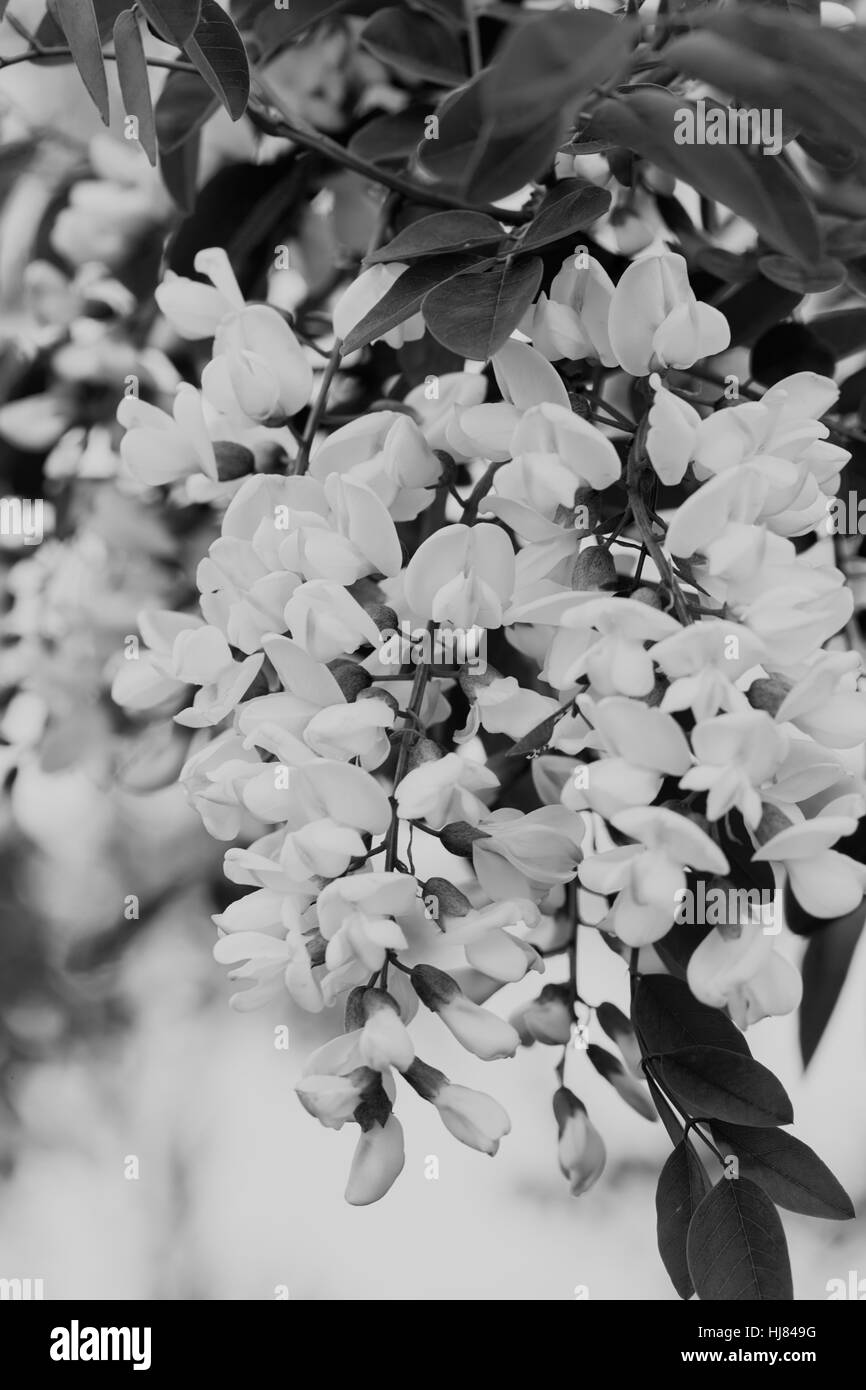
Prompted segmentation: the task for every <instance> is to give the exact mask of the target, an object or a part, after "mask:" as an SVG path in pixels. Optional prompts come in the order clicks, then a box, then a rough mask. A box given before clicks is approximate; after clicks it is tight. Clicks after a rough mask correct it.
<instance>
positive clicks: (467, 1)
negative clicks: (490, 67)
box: [463, 0, 484, 77]
mask: <svg viewBox="0 0 866 1390" xmlns="http://www.w3.org/2000/svg"><path fill="white" fill-rule="evenodd" d="M463 13H464V14H465V16H466V28H467V30H468V34H469V68H470V71H471V73H472V76H473V77H476V76H477V74H478V73H479V72H480V71H481V69H482V68H483V67H484V58H483V57H482V54H481V35H480V34H479V32H478V15H477V14H476V11H475V0H463Z"/></svg>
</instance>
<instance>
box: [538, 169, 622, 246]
mask: <svg viewBox="0 0 866 1390" xmlns="http://www.w3.org/2000/svg"><path fill="white" fill-rule="evenodd" d="M609 207H610V194H609V193H608V191H607V189H606V188H599V187H598V185H597V184H594V183H587V182H584V180H583V179H563V181H562V182H561V183H559V184H557V185H556V188H555V189H554V190H553V192H551V193H549V194H548V195H547V197H546V198H545V200H544V202H543V203H542V204H541V207H540V208H539V209H538V212H537V213H536V215H535V217H534V219H533V221H532V222H531V223H530V225H529V227H528V228H527V231H526V234H525V236H524V237H523V238H522V239H521V243H520V246H521V250H522V251H530V250H532V251H535V250H537V249H538V248H539V247H540V246H549V245H550V243H551V242H553V241H560V240H561V239H562V238H563V237H568V236H572V235H573V234H574V233H575V232H578V231H582V230H583V228H584V227H589V226H590V224H591V223H593V222H595V221H596V220H597V219H598V218H599V217H602V216H603V215H604V213H606V212H607V210H608V208H609Z"/></svg>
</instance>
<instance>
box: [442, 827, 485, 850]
mask: <svg viewBox="0 0 866 1390" xmlns="http://www.w3.org/2000/svg"><path fill="white" fill-rule="evenodd" d="M439 838H440V839H441V841H442V844H443V845H444V846H445V848H446V849H447V851H448V853H449V854H459V855H462V856H463V858H464V859H471V858H472V846H473V844H474V842H475V841H476V840H483V839H485V838H486V836H485V832H484V831H483V830H476V828H475V826H474V825H470V824H469V823H468V821H465V820H457V821H452V822H451V824H450V825H443V827H442V831H441V833H440V836H439Z"/></svg>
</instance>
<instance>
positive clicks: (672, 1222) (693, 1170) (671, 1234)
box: [656, 1140, 710, 1298]
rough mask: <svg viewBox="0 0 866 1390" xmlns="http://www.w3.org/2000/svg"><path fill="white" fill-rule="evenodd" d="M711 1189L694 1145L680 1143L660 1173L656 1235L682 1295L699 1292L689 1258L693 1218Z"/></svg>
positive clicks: (676, 1286)
mask: <svg viewBox="0 0 866 1390" xmlns="http://www.w3.org/2000/svg"><path fill="white" fill-rule="evenodd" d="M709 1190H710V1180H709V1178H708V1176H707V1171H706V1169H705V1168H704V1165H703V1164H702V1163H701V1160H700V1159H699V1158H698V1156H697V1154H696V1153H695V1151H694V1149H693V1148H692V1146H691V1144H689V1143H688V1142H687V1141H685V1140H684V1141H682V1142H681V1143H679V1144H677V1146H676V1148H675V1149H674V1151H673V1153H672V1154H671V1155H670V1157H669V1158H668V1160H667V1162H666V1163H665V1166H664V1167H663V1168H662V1171H661V1173H660V1174H659V1181H658V1187H657V1188H656V1236H657V1239H658V1246H659V1254H660V1255H661V1257H662V1263H663V1264H664V1267H665V1269H666V1270H667V1272H668V1274H669V1275H670V1280H671V1283H672V1284H673V1286H674V1288H675V1289H676V1291H677V1293H678V1294H679V1296H680V1298H691V1296H692V1294H693V1293H694V1291H695V1286H694V1284H693V1283H692V1276H691V1275H690V1274H689V1264H688V1259H687V1258H686V1241H687V1239H688V1234H689V1225H690V1224H691V1220H692V1217H693V1216H694V1214H695V1212H696V1211H697V1209H698V1207H699V1206H700V1204H701V1202H702V1201H703V1200H704V1198H705V1197H706V1195H707V1193H708V1192H709Z"/></svg>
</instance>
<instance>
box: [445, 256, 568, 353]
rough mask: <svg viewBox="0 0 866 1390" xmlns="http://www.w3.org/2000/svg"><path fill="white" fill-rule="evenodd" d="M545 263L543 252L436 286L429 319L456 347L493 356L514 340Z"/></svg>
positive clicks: (448, 345) (449, 343)
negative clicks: (510, 339) (514, 333)
mask: <svg viewBox="0 0 866 1390" xmlns="http://www.w3.org/2000/svg"><path fill="white" fill-rule="evenodd" d="M543 271H544V265H543V262H542V261H541V259H540V257H538V256H530V257H529V258H528V259H520V260H517V261H513V262H512V263H511V264H510V265H509V264H508V263H507V262H506V263H504V264H503V265H497V266H494V268H493V269H492V270H488V271H485V272H484V273H483V274H480V275H478V274H476V275H461V276H460V277H459V279H456V280H451V281H449V282H448V283H447V284H444V285H440V286H439V287H438V288H437V289H435V290H433V291H431V293H430V294H428V295H427V297H426V299H425V300H424V305H423V309H424V322H425V323H426V324H427V327H428V328H429V330H430V332H431V333H432V334H433V337H434V338H436V339H437V340H438V341H439V342H440V343H442V344H443V345H444V346H445V347H447V348H450V349H451V351H452V352H458V353H460V355H461V356H462V357H469V358H471V359H472V360H473V361H476V362H487V361H488V360H489V359H490V358H491V357H492V356H493V354H494V352H498V351H499V349H500V348H501V347H502V345H503V344H504V343H506V342H507V341H508V339H509V338H510V337H511V335H512V333H513V332H514V330H515V328H516V327H517V325H518V324H519V323H520V320H521V319H522V318H523V315H524V314H525V313H526V310H527V309H528V308H529V306H530V304H531V303H532V301H533V299H534V298H535V296H536V295H537V293H538V288H539V286H540V284H541V276H542V273H543Z"/></svg>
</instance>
